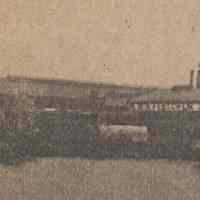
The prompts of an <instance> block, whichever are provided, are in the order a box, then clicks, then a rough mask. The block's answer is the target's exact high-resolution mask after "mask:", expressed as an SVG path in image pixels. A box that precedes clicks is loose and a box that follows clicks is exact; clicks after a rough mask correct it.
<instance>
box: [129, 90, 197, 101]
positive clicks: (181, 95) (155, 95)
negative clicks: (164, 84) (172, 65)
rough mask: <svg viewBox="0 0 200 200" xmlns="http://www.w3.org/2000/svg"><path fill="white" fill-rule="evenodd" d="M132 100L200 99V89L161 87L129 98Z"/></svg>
mask: <svg viewBox="0 0 200 200" xmlns="http://www.w3.org/2000/svg"><path fill="white" fill-rule="evenodd" d="M131 101H132V102H147V101H150V102H173V101H174V102H194V101H200V90H197V89H196V90H195V89H191V90H177V91H174V90H170V89H163V90H157V91H153V92H150V93H146V94H144V95H141V96H139V97H134V98H132V99H131Z"/></svg>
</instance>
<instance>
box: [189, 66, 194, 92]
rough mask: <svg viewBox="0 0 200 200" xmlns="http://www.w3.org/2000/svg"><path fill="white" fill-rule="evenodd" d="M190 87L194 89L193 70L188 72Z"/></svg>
mask: <svg viewBox="0 0 200 200" xmlns="http://www.w3.org/2000/svg"><path fill="white" fill-rule="evenodd" d="M190 86H191V88H194V70H193V69H192V70H190Z"/></svg>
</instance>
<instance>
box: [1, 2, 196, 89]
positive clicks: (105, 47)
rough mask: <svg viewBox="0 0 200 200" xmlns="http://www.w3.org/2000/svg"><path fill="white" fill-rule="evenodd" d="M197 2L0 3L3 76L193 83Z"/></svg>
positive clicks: (143, 83)
mask: <svg viewBox="0 0 200 200" xmlns="http://www.w3.org/2000/svg"><path fill="white" fill-rule="evenodd" d="M198 63H200V1H199V0H190V1H188V0H148V1H147V0H123V1H122V0H34V1H28V0H0V76H6V75H22V76H28V77H29V76H31V77H44V78H54V79H55V78H59V79H75V80H89V81H103V82H108V83H117V84H131V85H142V86H172V85H175V84H183V83H188V82H189V71H190V69H191V68H195V67H196V66H197V65H198Z"/></svg>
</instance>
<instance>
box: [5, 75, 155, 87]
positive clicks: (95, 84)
mask: <svg viewBox="0 0 200 200" xmlns="http://www.w3.org/2000/svg"><path fill="white" fill-rule="evenodd" d="M3 79H6V80H9V81H17V82H20V81H26V82H32V83H34V82H37V83H41V84H42V83H46V84H54V85H77V86H79V85H81V86H83V85H84V86H86V87H89V86H93V87H106V88H108V87H110V88H116V89H118V88H126V89H141V88H142V89H146V88H145V87H141V86H135V85H130V84H124V85H122V84H113V83H107V82H101V81H84V80H67V79H50V78H34V77H24V76H7V77H5V78H3ZM148 89H154V87H148Z"/></svg>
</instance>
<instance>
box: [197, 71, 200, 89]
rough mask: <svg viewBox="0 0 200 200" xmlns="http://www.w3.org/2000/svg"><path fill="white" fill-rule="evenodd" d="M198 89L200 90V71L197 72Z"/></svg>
mask: <svg viewBox="0 0 200 200" xmlns="http://www.w3.org/2000/svg"><path fill="white" fill-rule="evenodd" d="M196 84H197V89H200V69H199V70H198V71H197V81H196Z"/></svg>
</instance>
